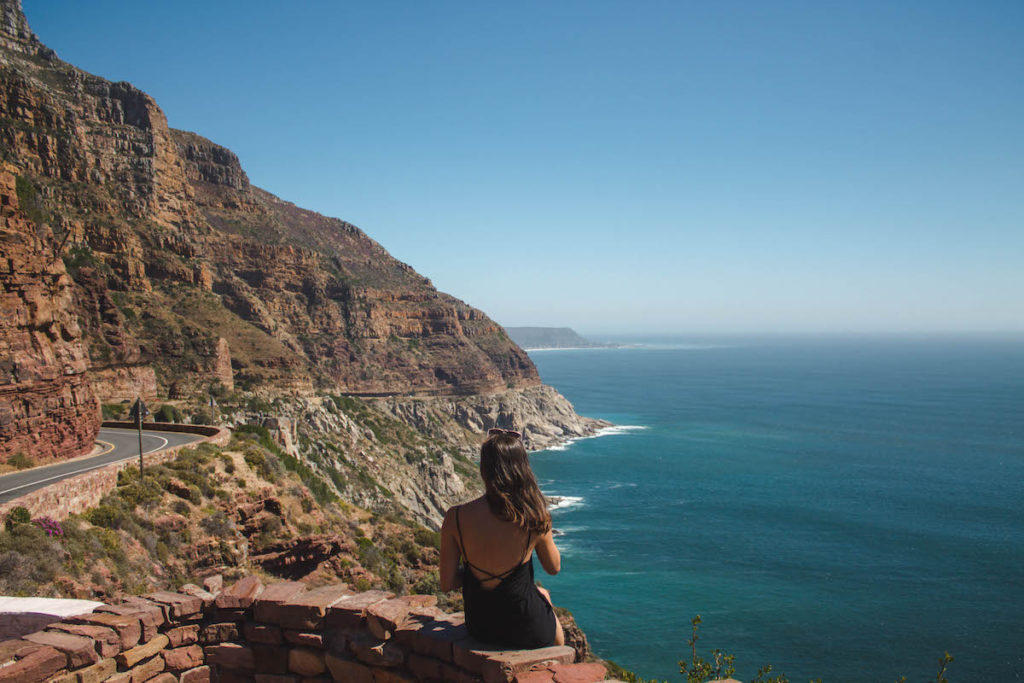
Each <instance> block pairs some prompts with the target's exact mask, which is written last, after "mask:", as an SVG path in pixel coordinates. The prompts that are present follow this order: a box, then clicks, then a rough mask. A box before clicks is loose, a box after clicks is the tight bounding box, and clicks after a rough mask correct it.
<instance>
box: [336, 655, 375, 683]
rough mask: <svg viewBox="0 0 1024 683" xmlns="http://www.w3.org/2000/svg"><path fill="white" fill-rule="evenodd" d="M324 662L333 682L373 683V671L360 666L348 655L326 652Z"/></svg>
mask: <svg viewBox="0 0 1024 683" xmlns="http://www.w3.org/2000/svg"><path fill="white" fill-rule="evenodd" d="M324 662H325V663H326V664H327V668H328V669H329V670H330V672H331V676H332V677H333V678H334V680H335V681H345V683H373V669H371V668H370V667H368V666H366V665H365V664H360V663H359V662H357V661H355V659H353V658H352V657H350V656H348V655H341V654H335V653H333V652H328V653H327V654H326V655H325V656H324Z"/></svg>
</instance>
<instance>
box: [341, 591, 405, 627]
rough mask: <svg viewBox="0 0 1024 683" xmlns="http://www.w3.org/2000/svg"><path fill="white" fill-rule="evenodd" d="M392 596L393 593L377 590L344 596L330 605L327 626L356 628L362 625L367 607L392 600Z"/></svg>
mask: <svg viewBox="0 0 1024 683" xmlns="http://www.w3.org/2000/svg"><path fill="white" fill-rule="evenodd" d="M394 595H395V594H394V593H389V592H386V591H377V590H371V591H363V592H362V593H356V594H354V595H346V596H344V597H342V598H341V599H340V600H338V601H337V602H336V603H334V604H333V605H331V608H330V610H329V612H328V614H327V625H328V626H330V627H338V628H356V627H358V626H360V625H361V624H362V622H363V618H364V617H365V616H366V610H367V609H368V608H369V607H371V606H372V605H375V604H377V603H379V602H382V601H384V600H387V599H388V598H392V597H394Z"/></svg>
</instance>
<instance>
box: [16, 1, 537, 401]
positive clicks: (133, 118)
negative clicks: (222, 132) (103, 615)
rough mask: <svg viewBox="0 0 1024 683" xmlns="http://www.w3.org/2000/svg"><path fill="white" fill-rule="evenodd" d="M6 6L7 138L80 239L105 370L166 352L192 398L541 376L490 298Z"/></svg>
mask: <svg viewBox="0 0 1024 683" xmlns="http://www.w3.org/2000/svg"><path fill="white" fill-rule="evenodd" d="M0 7H2V9H3V23H2V24H0V34H2V38H3V40H0V142H2V144H3V146H4V149H5V151H6V152H7V157H8V159H9V160H10V162H11V163H12V164H14V166H15V167H16V168H17V172H18V173H19V174H21V175H22V176H23V177H25V178H26V179H27V180H28V181H29V182H31V183H32V184H33V186H34V187H35V189H36V190H37V192H38V196H39V198H40V202H39V204H40V205H39V211H40V212H41V213H43V214H45V215H46V218H47V220H48V221H49V222H50V223H51V224H52V225H53V226H54V229H55V230H56V231H57V232H58V233H59V234H61V235H69V236H70V239H69V241H68V243H67V244H68V247H67V249H66V251H65V257H66V258H67V259H68V260H69V262H73V264H74V267H73V268H71V275H72V277H73V279H74V280H75V281H76V283H78V285H79V288H80V290H81V291H80V292H79V293H78V294H77V295H76V300H77V302H78V304H79V308H80V310H79V313H80V315H81V318H82V327H83V329H84V331H85V333H86V336H87V343H88V347H89V352H90V355H91V357H92V359H93V362H94V363H95V364H96V366H97V368H98V369H107V370H111V371H114V370H116V368H118V367H119V366H131V367H138V366H142V365H149V366H152V367H153V368H154V369H155V370H156V377H157V381H158V383H159V387H158V389H159V390H160V392H161V393H163V392H167V391H168V390H169V388H170V387H171V386H172V385H174V386H175V387H176V389H177V392H178V393H179V394H181V395H188V394H198V393H201V392H203V391H205V390H206V389H207V388H208V387H209V385H210V384H211V383H214V382H219V383H220V384H221V385H224V386H230V385H231V382H232V381H234V382H237V383H238V386H239V387H240V388H242V389H250V390H252V389H258V390H262V391H264V392H265V393H267V394H268V395H272V394H275V393H281V392H284V393H302V392H312V391H314V390H316V389H330V390H333V391H340V392H344V393H354V394H360V395H410V394H412V395H452V394H458V395H467V394H474V393H481V392H493V391H498V390H503V389H505V388H507V387H510V386H511V387H528V386H534V385H537V384H539V378H538V376H537V372H536V369H535V368H534V366H533V364H532V363H531V362H530V359H529V358H528V357H527V355H526V354H525V353H524V352H523V351H522V350H521V349H520V348H519V347H518V346H516V345H515V344H514V343H512V342H511V341H510V340H509V339H508V337H507V336H506V335H505V333H504V331H503V330H502V329H501V327H500V326H499V325H497V324H496V323H494V322H493V321H492V320H490V319H488V318H487V316H486V315H484V314H483V313H482V312H480V311H478V310H476V309H474V308H472V307H470V306H467V305H466V304H465V303H463V302H461V301H459V300H457V299H455V298H453V297H451V296H448V295H446V294H443V293H441V292H438V291H437V290H436V289H434V287H433V286H432V285H431V283H430V282H429V280H427V279H426V278H424V277H422V276H421V275H419V274H417V273H416V272H415V271H413V270H412V268H410V267H409V266H408V265H406V264H403V263H401V262H399V261H397V260H396V259H394V258H393V257H391V256H390V255H389V254H388V253H387V251H385V250H384V249H383V248H382V247H381V246H380V245H379V244H377V243H376V242H375V241H373V240H372V239H370V238H369V237H367V236H366V234H365V233H363V232H362V231H361V230H359V229H358V228H356V227H355V226H353V225H351V224H349V223H346V222H344V221H341V220H338V219H334V218H328V217H325V216H322V215H320V214H317V213H314V212H312V211H307V210H304V209H301V208H299V207H296V206H295V205H293V204H290V203H288V202H285V201H282V200H281V199H278V198H277V197H275V196H273V195H271V194H269V193H267V192H264V191H262V190H260V189H258V188H256V187H253V186H251V185H250V183H249V179H248V177H247V175H246V174H245V171H244V170H243V169H242V167H241V165H240V163H239V160H238V157H237V156H236V155H235V154H234V153H232V152H231V151H230V150H227V149H225V148H223V147H221V146H219V145H216V144H215V143H213V142H211V141H209V140H206V139H204V138H202V137H200V136H198V135H195V134H192V133H187V132H184V131H177V130H172V129H170V128H168V127H167V121H166V118H165V117H164V114H163V112H162V111H161V110H160V108H159V107H158V106H157V104H156V103H155V102H154V101H153V99H152V98H151V97H149V96H148V95H146V94H145V93H144V92H142V91H141V90H139V89H137V88H135V87H133V86H132V85H130V84H128V83H111V82H109V81H106V80H105V79H102V78H99V77H97V76H93V75H91V74H87V73H85V72H83V71H81V70H79V69H76V68H75V67H73V66H71V65H69V64H66V63H64V62H62V61H60V60H59V59H57V58H56V57H55V56H54V55H50V56H49V57H48V58H46V59H41V58H40V57H39V54H40V50H43V49H44V47H43V46H42V44H41V43H39V41H38V39H37V38H36V37H35V36H34V35H33V34H32V33H31V30H30V29H29V27H28V23H27V21H26V20H25V17H24V14H23V13H22V11H21V5H20V2H18V1H17V0H2V1H0ZM48 54H49V53H48ZM221 340H223V342H222V341H221ZM224 345H226V346H227V347H228V348H230V361H229V362H230V364H231V367H230V372H229V368H228V367H227V366H226V365H225V363H224V361H223V359H224V357H225V356H224V354H223V353H222V350H223V348H224ZM97 376H98V377H99V376H100V375H99V374H98V375H97ZM105 376H107V377H110V376H111V373H110V372H107V373H106V375H105Z"/></svg>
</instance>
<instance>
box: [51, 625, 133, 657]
mask: <svg viewBox="0 0 1024 683" xmlns="http://www.w3.org/2000/svg"><path fill="white" fill-rule="evenodd" d="M46 628H47V629H49V630H51V631H52V630H59V631H64V632H66V633H71V634H73V635H76V636H83V637H85V638H90V639H92V640H93V642H95V643H96V652H97V653H98V654H99V655H100V656H101V657H110V656H112V655H115V654H117V653H118V652H120V651H121V638H120V637H119V636H118V635H117V633H116V632H115V631H114V630H113V629H110V628H106V627H105V626H95V625H92V624H68V623H64V622H57V623H54V624H50V625H49V626H47V627H46Z"/></svg>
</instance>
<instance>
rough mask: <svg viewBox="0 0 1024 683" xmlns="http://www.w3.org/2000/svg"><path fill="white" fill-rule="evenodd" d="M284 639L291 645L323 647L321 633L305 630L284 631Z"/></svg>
mask: <svg viewBox="0 0 1024 683" xmlns="http://www.w3.org/2000/svg"><path fill="white" fill-rule="evenodd" d="M284 639H285V640H286V641H288V642H289V643H291V644H292V645H301V646H302V647H312V648H320V649H323V647H324V636H323V634H322V633H307V632H305V631H285V632H284Z"/></svg>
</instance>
